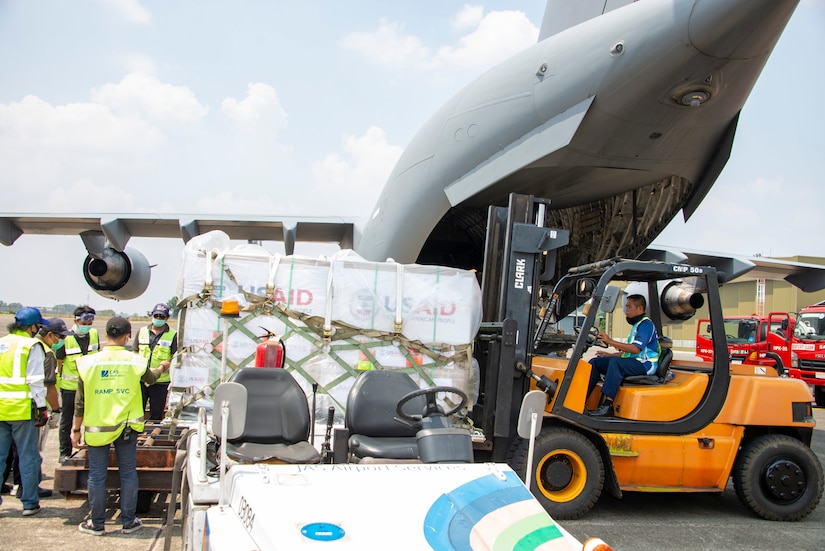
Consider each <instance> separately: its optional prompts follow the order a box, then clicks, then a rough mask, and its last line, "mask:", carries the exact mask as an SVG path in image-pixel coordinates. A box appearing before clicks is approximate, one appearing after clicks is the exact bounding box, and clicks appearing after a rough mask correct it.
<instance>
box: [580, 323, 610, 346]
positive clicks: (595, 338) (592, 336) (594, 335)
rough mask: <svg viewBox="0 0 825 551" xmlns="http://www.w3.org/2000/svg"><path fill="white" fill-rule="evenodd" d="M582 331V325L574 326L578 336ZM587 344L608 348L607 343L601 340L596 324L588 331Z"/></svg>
mask: <svg viewBox="0 0 825 551" xmlns="http://www.w3.org/2000/svg"><path fill="white" fill-rule="evenodd" d="M581 332H582V328H581V326H577V327H574V328H573V333H575V334H576V337H578V336H579V333H581ZM585 344H586V345H587V346H588V347H590V346H598V347H599V348H607V345H606V344H605V343H604V342H603V341H601V340H599V330H598V328H596V327H595V326H591V327H590V329H589V330H588V331H587V339H586V340H585Z"/></svg>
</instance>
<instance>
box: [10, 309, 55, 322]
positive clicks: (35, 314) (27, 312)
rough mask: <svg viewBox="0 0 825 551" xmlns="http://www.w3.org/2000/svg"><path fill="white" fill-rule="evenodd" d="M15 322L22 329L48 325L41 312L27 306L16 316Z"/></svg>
mask: <svg viewBox="0 0 825 551" xmlns="http://www.w3.org/2000/svg"><path fill="white" fill-rule="evenodd" d="M14 322H15V323H16V324H17V325H20V326H22V327H28V326H30V325H45V324H46V323H47V322H46V320H44V319H43V316H42V315H41V314H40V310H38V309H37V308H32V307H31V306H26V307H25V308H21V309H20V310H18V311H17V313H16V314H14Z"/></svg>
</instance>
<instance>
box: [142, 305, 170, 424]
mask: <svg viewBox="0 0 825 551" xmlns="http://www.w3.org/2000/svg"><path fill="white" fill-rule="evenodd" d="M169 314H170V309H169V306H167V305H166V304H164V303H162V302H161V303H159V304H156V305H155V307H154V308H153V309H152V323H151V324H149V325H146V326H144V327H141V328H140V331H138V336H137V337H135V341H134V342H133V343H132V350H134V351H135V352H137V353H138V354H140V355H141V356H143V357H144V358H146V365H147V366H149V367H151V368H156V367H160V366H164V367H165V368H166V373H164V374H163V375H161V376H160V378H159V379H158V381H157V382H156V383H155V384H153V385H149V386H144V387H143V409H144V410H145V409H146V404H147V402H148V403H149V420H151V421H161V420H162V419H163V411H164V409H165V408H166V396H167V394H168V393H169V381H170V380H171V379H170V377H169V365H170V363H171V361H172V356H174V355H175V353H176V352H177V351H178V335H177V333H176V332H175V330H174V329H172V328H171V327H169V323H168V320H169Z"/></svg>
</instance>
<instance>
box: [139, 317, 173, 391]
mask: <svg viewBox="0 0 825 551" xmlns="http://www.w3.org/2000/svg"><path fill="white" fill-rule="evenodd" d="M175 335H176V332H175V330H174V329H172V328H171V327H170V328H169V330H168V331H166V332H165V333H164V334H162V335H161V336H160V339H158V342H156V343H155V347H154V348H149V339H150V338H151V334H150V332H149V327H148V326H145V325H144V326H143V327H141V328H140V331H139V332H138V354H140V355H141V356H143V357H144V358H145V359H146V361H147V362H148V365H149V367H150V368H151V369H157V367H158V366H159V365H160V363H161V362H166V361H169V360H171V359H172V341H173V340H174V339H175ZM171 380H172V378H171V376H170V375H169V372H168V371H166V372H164V373H163V374H162V375H161V376H160V377H158V380H157V382H159V383H168V382H169V381H171Z"/></svg>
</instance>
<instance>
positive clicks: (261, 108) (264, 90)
mask: <svg viewBox="0 0 825 551" xmlns="http://www.w3.org/2000/svg"><path fill="white" fill-rule="evenodd" d="M221 109H222V110H223V113H224V115H226V116H227V117H228V118H229V119H230V120H231V121H232V122H234V123H235V124H236V125H238V126H239V127H244V126H259V125H262V124H263V125H266V126H267V127H268V128H269V129H270V130H273V129H284V128H286V124H287V114H286V111H284V108H283V107H281V102H280V101H279V100H278V94H277V93H276V92H275V88H273V87H272V86H270V85H268V84H263V83H260V82H250V83H249V84H248V85H247V91H246V97H245V98H244V99H242V100H240V101H238V100H237V99H235V98H226V99H224V100H223V102H222V103H221Z"/></svg>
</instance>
